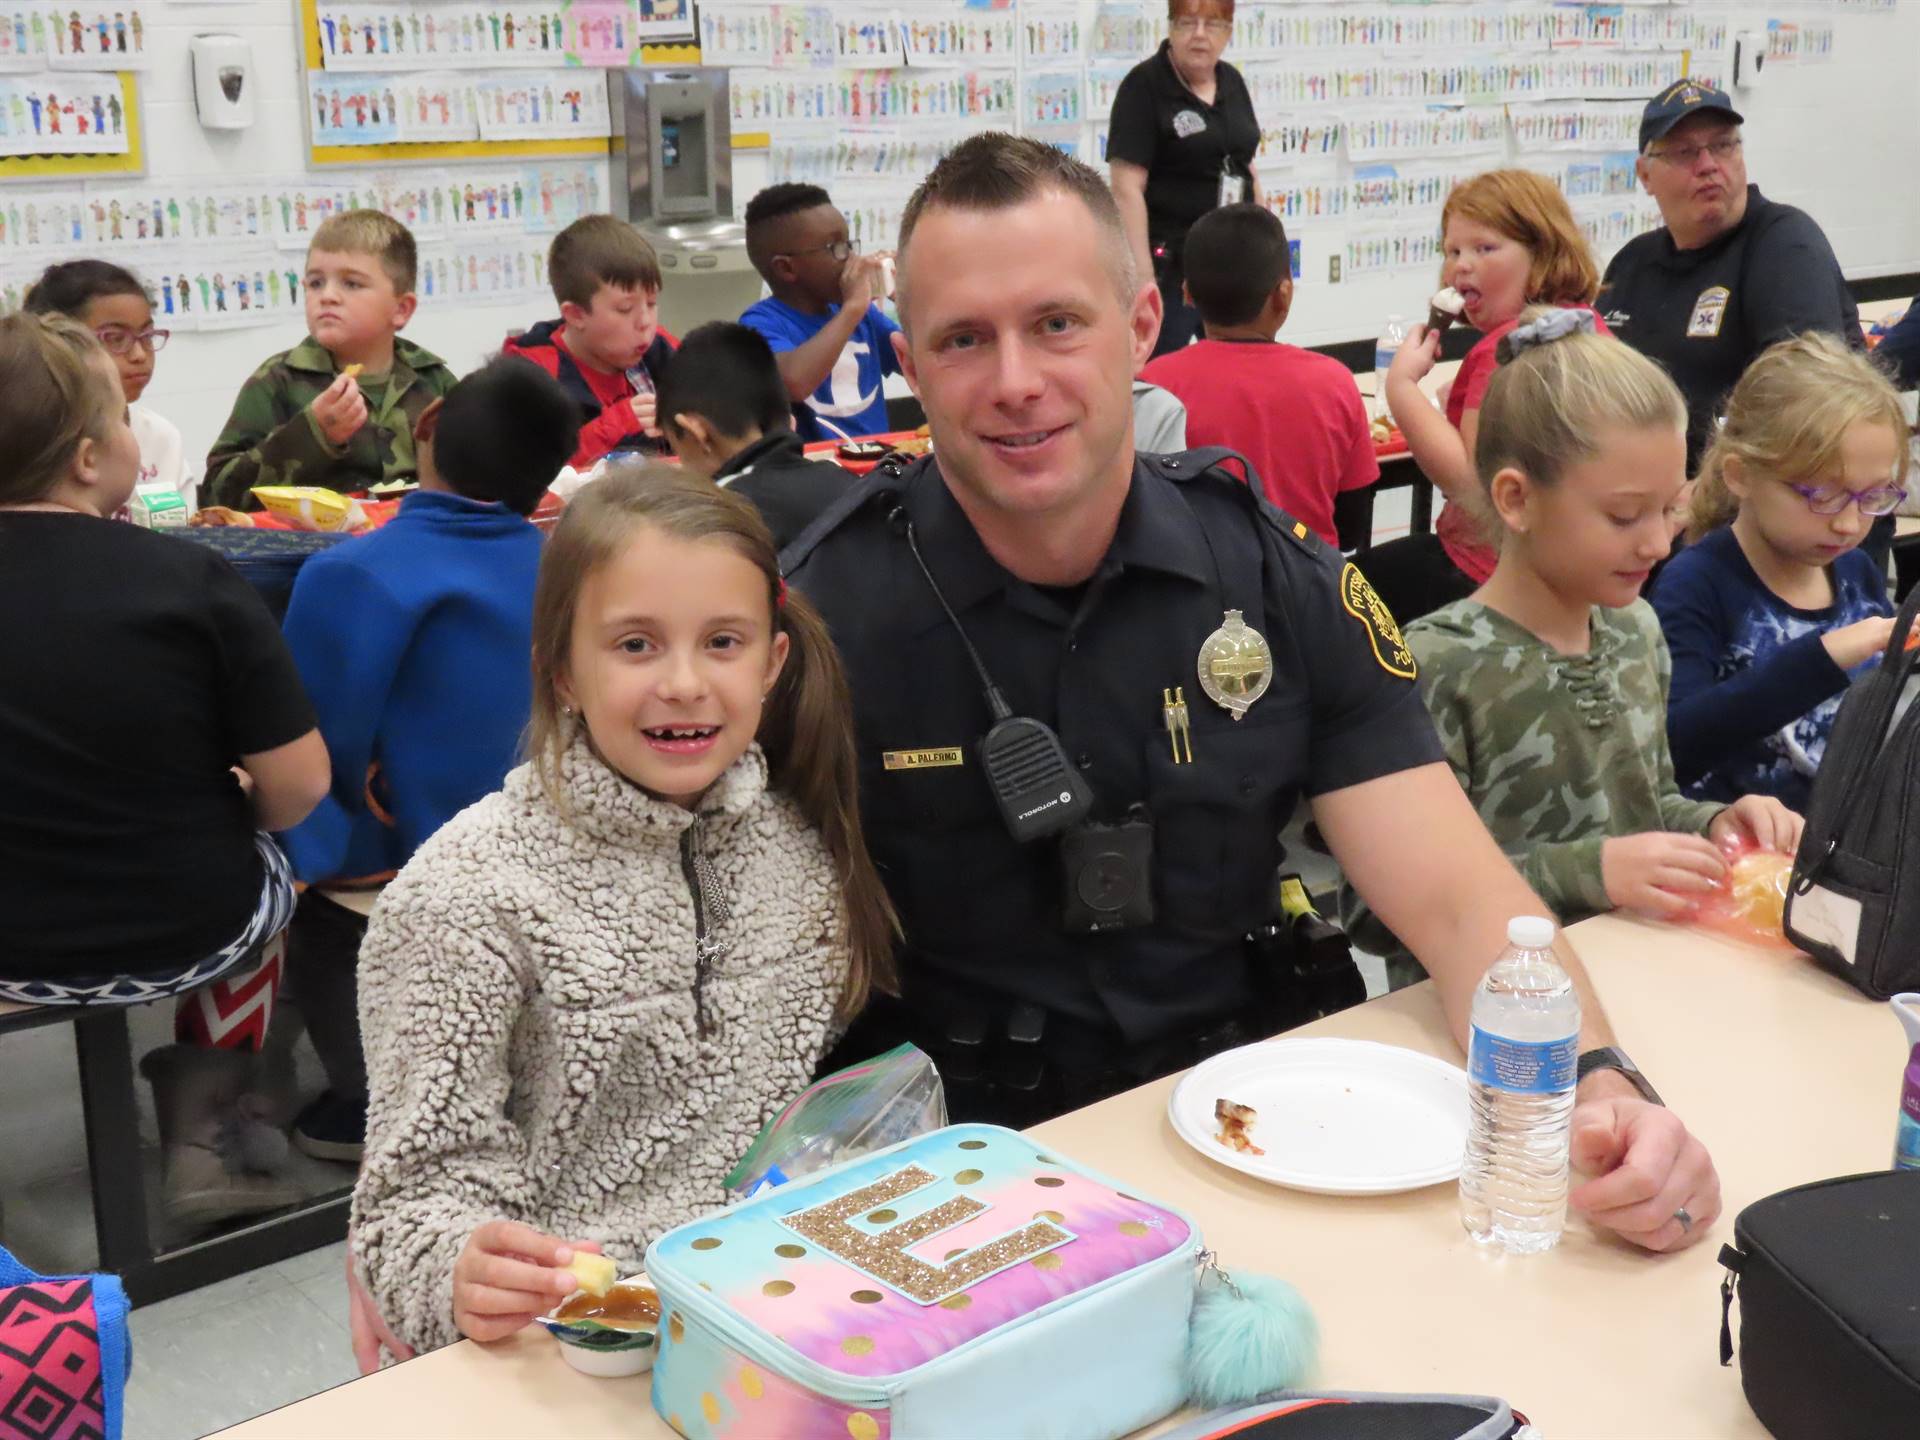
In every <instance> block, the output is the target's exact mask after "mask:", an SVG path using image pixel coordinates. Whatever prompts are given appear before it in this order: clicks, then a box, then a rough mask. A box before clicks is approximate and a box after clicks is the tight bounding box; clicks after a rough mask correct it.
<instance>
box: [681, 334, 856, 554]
mask: <svg viewBox="0 0 1920 1440" xmlns="http://www.w3.org/2000/svg"><path fill="white" fill-rule="evenodd" d="M660 427H661V429H663V430H664V431H666V435H667V440H668V442H669V443H670V444H672V446H673V453H674V454H676V455H678V456H679V457H680V464H681V465H682V467H684V468H685V469H687V470H689V471H691V472H692V473H693V474H695V475H703V476H705V477H707V478H708V479H710V480H712V481H714V482H715V483H716V484H718V485H720V486H721V487H723V488H725V489H728V490H732V491H733V492H734V493H735V494H736V495H744V496H745V497H746V498H747V499H749V500H751V501H752V502H753V504H754V508H755V509H757V510H758V511H759V512H760V518H761V519H763V520H765V521H766V522H767V528H768V529H769V530H771V531H772V532H773V543H774V544H775V545H778V546H782V547H784V546H786V545H788V544H790V543H791V542H792V541H793V539H794V538H795V537H796V536H797V535H799V533H800V532H801V531H802V530H804V529H805V528H806V526H807V523H808V522H809V521H810V520H812V519H813V518H814V517H815V516H816V515H818V514H819V513H820V512H821V511H822V510H824V509H826V508H827V506H829V505H831V504H832V503H833V502H834V500H835V499H837V498H838V497H839V496H840V495H841V494H842V493H844V492H845V490H846V488H847V473H846V471H844V470H842V469H841V468H840V467H839V466H838V465H835V464H833V463H832V462H831V461H828V462H825V463H822V462H821V461H818V460H809V459H808V458H807V457H806V453H805V448H804V443H803V442H802V441H801V439H800V437H799V436H798V435H796V434H794V433H793V425H792V423H791V412H790V411H789V410H788V409H787V387H786V384H785V382H783V381H782V380H781V378H780V367H779V365H778V364H777V363H775V361H774V358H773V351H772V350H771V349H769V348H768V346H767V342H766V340H765V339H764V338H763V337H762V336H761V335H760V334H759V333H758V332H757V331H753V330H749V329H748V328H747V327H746V326H744V325H734V324H730V323H728V322H726V321H720V320H717V321H715V322H713V323H712V324H710V325H702V326H701V327H700V328H699V329H697V330H695V331H693V332H692V333H691V334H689V335H688V336H687V338H686V339H685V340H683V341H681V342H680V349H679V350H678V352H676V353H675V355H674V357H673V368H672V369H670V370H669V371H668V372H667V373H666V376H665V378H663V379H662V380H661V382H660Z"/></svg>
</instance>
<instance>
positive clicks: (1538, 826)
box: [1407, 600, 1724, 923]
mask: <svg viewBox="0 0 1920 1440" xmlns="http://www.w3.org/2000/svg"><path fill="white" fill-rule="evenodd" d="M1407 644H1408V645H1409V646H1411V647H1412V649H1413V653H1414V655H1415V657H1416V658H1417V659H1418V660H1419V662H1420V688H1421V693H1422V694H1423V696H1424V697H1425V699H1426V702H1427V709H1428V710H1429V711H1431V712H1432V714H1433V720H1434V726H1435V728H1436V729H1438V730H1439V732H1440V743H1441V745H1442V746H1443V747H1445V749H1446V752H1447V762H1448V763H1449V764H1450V765H1452V766H1453V773H1454V774H1455V775H1457V776H1458V777H1459V779H1460V784H1461V786H1462V787H1463V788H1464V789H1465V790H1466V792H1467V795H1468V797H1469V798H1471V799H1472V801H1473V805H1474V808H1475V809H1476V810H1478V811H1479V812H1480V818H1481V819H1482V820H1483V821H1485V822H1486V826H1487V829H1488V830H1490V831H1492V832H1493V838H1494V839H1495V840H1496V841H1497V842H1498V843H1499V845H1500V848H1501V849H1502V850H1504V851H1506V853H1507V856H1508V858H1509V859H1511V860H1512V861H1513V863H1514V864H1515V865H1516V866H1518V867H1519V869H1520V872H1521V873H1522V874H1523V875H1524V876H1525V877H1526V879H1527V883H1528V884H1530V885H1532V886H1533V888H1534V891H1535V893H1537V894H1538V895H1539V896H1540V898H1541V899H1542V900H1544V901H1546V902H1547V904H1548V905H1549V906H1551V907H1552V909H1553V911H1554V913H1555V914H1556V915H1557V916H1559V917H1560V919H1561V920H1562V921H1563V922H1569V923H1570V922H1571V921H1573V920H1575V919H1579V918H1583V917H1584V916H1586V915H1588V914H1592V913H1593V912H1595V911H1598V910H1608V909H1611V908H1612V902H1611V901H1609V900H1608V899H1607V892H1606V887H1605V885H1604V884H1603V883H1602V881H1601V876H1600V845H1601V842H1603V841H1605V840H1607V839H1609V838H1611V837H1613V836H1616V835H1635V834H1638V833H1640V832H1641V831H1645V830H1676V831H1683V832H1686V833H1689V834H1704V833H1705V832H1706V829H1707V826H1708V825H1709V824H1711V823H1712V821H1713V818H1714V816H1716V815H1718V814H1719V813H1720V811H1721V810H1722V809H1723V808H1724V807H1723V806H1720V805H1715V804H1703V803H1702V802H1700V801H1698V800H1690V799H1688V798H1687V797H1686V796H1684V795H1682V794H1681V793H1680V790H1679V787H1678V786H1677V785H1675V784H1674V780H1673V756H1672V754H1671V752H1670V751H1669V750H1668V748H1667V684H1668V680H1669V677H1670V676H1671V674H1672V669H1673V663H1672V661H1671V660H1670V659H1669V658H1668V656H1667V646H1666V642H1665V641H1664V640H1663V639H1662V638H1661V635H1660V624H1659V621H1658V620H1656V619H1655V618H1654V613H1653V608H1652V607H1651V606H1650V605H1648V604H1647V603H1646V601H1644V600H1636V601H1635V602H1634V603H1633V604H1631V605H1629V606H1627V607H1626V608H1625V609H1623V610H1607V609H1602V608H1600V607H1597V606H1596V607H1595V609H1594V612H1593V641H1592V645H1591V646H1590V647H1589V649H1588V651H1587V653H1586V654H1585V655H1562V654H1560V653H1559V652H1558V651H1556V650H1554V649H1553V648H1552V647H1550V646H1548V645H1546V644H1544V643H1543V642H1541V641H1540V640H1539V639H1537V638H1536V637H1535V636H1534V635H1533V634H1532V633H1531V632H1529V631H1527V630H1526V629H1524V628H1522V627H1521V626H1519V625H1517V624H1515V623H1514V622H1513V621H1512V620H1509V619H1508V618H1507V617H1506V616H1504V615H1501V614H1500V613H1498V612H1497V611H1494V610H1490V609H1488V608H1487V607H1486V606H1485V605H1482V604H1480V603H1479V602H1478V601H1475V600H1459V601H1455V602H1454V603H1453V604H1451V605H1448V606H1446V607H1444V608H1443V609H1440V610H1437V611H1435V612H1434V613H1433V614H1431V615H1429V616H1426V617H1425V618H1424V619H1421V620H1417V621H1415V622H1414V623H1413V624H1411V625H1409V626H1408V627H1407Z"/></svg>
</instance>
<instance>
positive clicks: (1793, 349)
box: [1687, 335, 1910, 540]
mask: <svg viewBox="0 0 1920 1440" xmlns="http://www.w3.org/2000/svg"><path fill="white" fill-rule="evenodd" d="M1862 423H1865V424H1869V425H1885V426H1886V427H1887V428H1888V429H1889V430H1891V431H1892V432H1893V434H1894V436H1895V438H1896V440H1897V441H1898V442H1899V443H1898V444H1897V446H1896V447H1895V448H1896V451H1897V453H1898V455H1899V459H1898V460H1897V461H1896V462H1895V464H1894V477H1893V483H1894V484H1895V485H1897V486H1905V485H1906V483H1907V469H1908V465H1909V459H1910V457H1909V455H1908V450H1907V418H1906V415H1905V413H1904V412H1903V411H1902V410H1901V407H1900V397H1899V395H1898V394H1897V393H1895V391H1894V388H1893V385H1892V382H1890V381H1889V380H1888V379H1887V377H1886V376H1885V375H1883V374H1882V373H1881V372H1880V369H1879V367H1878V366H1876V365H1875V364H1874V363H1873V362H1872V361H1871V360H1869V359H1868V358H1867V357H1866V356H1865V355H1863V354H1860V353H1858V352H1856V351H1853V350H1849V349H1848V348H1847V347H1846V346H1845V345H1843V344H1841V343H1840V342H1839V341H1838V340H1836V339H1834V338H1832V337H1831V336H1828V335H1796V336H1794V337H1793V338H1792V339H1790V340H1782V341H1780V342H1779V343H1778V344H1776V345H1770V346H1768V347H1767V348H1766V349H1765V350H1763V351H1761V353H1760V357H1759V358H1758V359H1757V360H1755V361H1754V362H1753V363H1752V364H1751V365H1749V366H1748V367H1747V371H1746V374H1744V375H1742V376H1741V377H1740V380H1739V383H1738V384H1736V385H1735V386H1734V387H1733V392H1732V394H1730V395H1729V396H1728V397H1727V410H1726V421H1725V423H1724V424H1722V425H1721V426H1720V427H1719V429H1718V430H1717V431H1716V432H1715V434H1714V437H1713V441H1712V443H1711V444H1709V445H1708V447H1707V453H1706V454H1705V456H1703V457H1702V458H1701V461H1700V475H1699V478H1698V480H1697V482H1696V483H1695V485H1694V490H1693V504H1692V507H1691V509H1690V511H1689V512H1688V515H1687V535H1688V538H1690V539H1693V540H1698V539H1700V537H1701V536H1703V535H1705V534H1706V533H1707V532H1708V531H1710V530H1715V529H1718V528H1719V527H1720V526H1722V525H1725V524H1727V523H1728V522H1729V521H1731V520H1732V519H1733V517H1734V516H1735V515H1736V514H1738V513H1739V510H1740V502H1739V500H1738V499H1736V498H1735V496H1734V494H1733V492H1732V491H1730V490H1729V489H1727V476H1726V470H1727V461H1728V460H1730V459H1736V458H1737V459H1738V460H1739V461H1740V468H1741V469H1742V470H1743V471H1744V472H1746V473H1747V474H1748V475H1751V476H1753V477H1755V478H1757V479H1763V480H1780V481H1787V482H1791V481H1796V480H1800V481H1811V480H1813V479H1815V478H1817V477H1819V476H1822V475H1826V474H1829V473H1830V472H1832V471H1834V470H1836V469H1837V468H1838V467H1839V464H1840V442H1841V440H1842V439H1843V438H1844V437H1845V436H1846V433H1847V431H1848V430H1850V429H1852V428H1853V427H1854V426H1855V425H1858V424H1862Z"/></svg>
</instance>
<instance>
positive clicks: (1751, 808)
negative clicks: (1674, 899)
mask: <svg viewBox="0 0 1920 1440" xmlns="http://www.w3.org/2000/svg"><path fill="white" fill-rule="evenodd" d="M1806 823H1807V822H1806V821H1805V820H1803V819H1801V818H1800V816H1799V815H1797V814H1795V813H1794V812H1793V811H1791V810H1789V809H1788V808H1787V807H1786V806H1784V805H1782V804H1781V803H1780V802H1779V801H1778V800H1776V799H1774V798H1773V797H1772V796H1771V795H1742V796H1741V797H1740V798H1739V799H1738V800H1736V801H1734V802H1733V804H1731V805H1729V806H1728V807H1727V808H1726V809H1724V810H1722V811H1721V812H1720V813H1719V814H1718V815H1716V816H1714V817H1713V824H1711V825H1709V826H1708V827H1707V834H1708V835H1709V836H1711V837H1712V839H1713V841H1714V843H1715V844H1718V845H1728V844H1732V843H1734V842H1736V841H1741V840H1745V841H1749V842H1751V843H1752V844H1754V845H1757V846H1758V847H1759V848H1760V849H1762V850H1778V851H1779V852H1780V853H1781V854H1782V855H1791V854H1793V852H1794V851H1796V850H1798V849H1799V848H1800V832H1801V830H1802V829H1803V828H1805V826H1806Z"/></svg>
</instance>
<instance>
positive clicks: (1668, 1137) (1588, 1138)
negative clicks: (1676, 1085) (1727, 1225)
mask: <svg viewBox="0 0 1920 1440" xmlns="http://www.w3.org/2000/svg"><path fill="white" fill-rule="evenodd" d="M1616 1092H1624V1093H1616ZM1580 1093H1581V1094H1582V1095H1583V1096H1584V1095H1589V1094H1591V1095H1594V1096H1595V1097H1596V1098H1593V1099H1585V1100H1582V1101H1581V1103H1579V1104H1578V1105H1576V1106H1575V1107H1574V1111H1573V1142H1572V1144H1573V1166H1574V1169H1575V1170H1576V1171H1579V1172H1580V1173H1582V1174H1584V1175H1589V1176H1591V1177H1593V1178H1591V1179H1588V1180H1587V1181H1585V1182H1584V1183H1583V1184H1580V1185H1577V1186H1575V1187H1574V1189H1573V1191H1572V1193H1571V1194H1569V1195H1568V1196H1567V1203H1568V1204H1569V1205H1570V1206H1571V1207H1572V1208H1573V1209H1574V1210H1576V1211H1578V1212H1580V1213H1581V1214H1583V1215H1585V1216H1586V1217H1587V1219H1588V1220H1589V1221H1591V1222H1592V1223H1593V1224H1594V1225H1596V1226H1598V1227H1599V1228H1600V1229H1602V1230H1611V1231H1612V1232H1613V1233H1614V1234H1616V1235H1618V1236H1620V1237H1621V1238H1622V1239H1623V1240H1630V1241H1632V1242H1633V1243H1634V1244H1635V1245H1639V1246H1641V1247H1642V1248H1644V1249H1647V1250H1683V1249H1685V1248H1686V1247H1687V1246H1689V1245H1692V1244H1694V1243H1695V1242H1696V1241H1699V1240H1703V1239H1705V1238H1706V1235H1707V1232H1708V1231H1709V1230H1710V1229H1712V1228H1713V1222H1714V1221H1715V1220H1716V1219H1718V1218H1719V1216H1720V1177H1719V1175H1718V1174H1716V1173H1715V1171H1714V1168H1713V1157H1712V1156H1710V1155H1708V1154H1707V1147H1706V1146H1704V1145H1702V1144H1701V1143H1700V1141H1699V1140H1698V1139H1697V1138H1696V1137H1695V1136H1694V1135H1692V1134H1691V1133H1690V1132H1689V1131H1688V1130H1687V1127H1686V1125H1685V1124H1684V1123H1682V1121H1681V1119H1680V1117H1679V1116H1678V1115H1675V1114H1674V1113H1673V1112H1672V1111H1671V1110H1668V1109H1666V1108H1664V1107H1663V1106H1659V1105H1652V1104H1649V1103H1648V1102H1647V1101H1645V1100H1642V1099H1641V1098H1640V1096H1639V1094H1638V1093H1637V1092H1635V1091H1633V1089H1632V1087H1631V1086H1630V1085H1629V1084H1628V1082H1627V1081H1625V1080H1624V1079H1622V1078H1621V1077H1620V1076H1618V1075H1616V1074H1614V1073H1613V1072H1611V1071H1607V1070H1599V1071H1596V1072H1595V1073H1594V1074H1593V1075H1590V1076H1589V1077H1588V1078H1587V1082H1586V1083H1585V1084H1583V1085H1582V1086H1581V1087H1580ZM1683 1210H1684V1211H1685V1212H1686V1215H1687V1217H1688V1223H1682V1221H1681V1220H1680V1219H1679V1213H1680V1212H1681V1211H1683Z"/></svg>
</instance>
